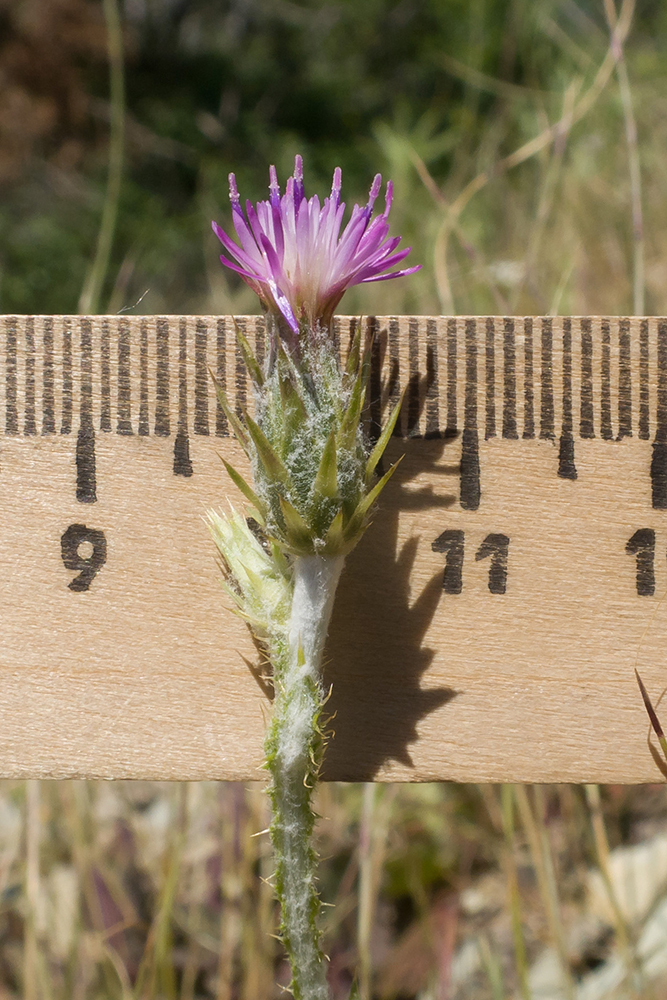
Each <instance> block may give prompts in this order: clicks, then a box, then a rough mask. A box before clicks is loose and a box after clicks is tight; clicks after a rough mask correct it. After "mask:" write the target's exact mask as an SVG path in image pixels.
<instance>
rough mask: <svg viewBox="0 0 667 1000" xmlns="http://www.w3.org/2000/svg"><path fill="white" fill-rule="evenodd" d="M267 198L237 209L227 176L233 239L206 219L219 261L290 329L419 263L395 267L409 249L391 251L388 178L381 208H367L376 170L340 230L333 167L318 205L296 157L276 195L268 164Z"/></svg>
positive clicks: (310, 324) (322, 320) (319, 318)
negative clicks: (350, 293) (357, 289)
mask: <svg viewBox="0 0 667 1000" xmlns="http://www.w3.org/2000/svg"><path fill="white" fill-rule="evenodd" d="M269 178H270V182H269V200H268V201H260V202H258V203H257V207H254V206H253V205H252V203H251V202H250V201H246V210H245V214H244V212H243V209H242V208H241V200H240V198H239V193H238V189H237V187H236V178H235V177H234V174H230V175H229V197H230V200H231V203H232V219H233V222H234V229H235V230H236V235H237V237H238V239H239V243H240V246H239V244H238V243H236V242H235V241H234V240H232V239H230V237H229V236H228V235H227V233H225V232H224V230H223V229H221V228H220V226H219V225H218V224H217V223H216V222H214V223H213V231H214V233H215V234H216V236H217V237H218V239H219V240H220V242H221V243H222V245H223V247H224V248H225V250H226V252H227V253H226V254H221V256H220V260H221V261H222V263H223V264H224V265H225V266H226V267H229V268H231V269H232V270H233V271H236V272H237V273H238V274H240V275H241V277H242V278H243V280H244V281H245V282H246V283H247V284H248V285H249V286H250V287H251V288H252V289H253V290H254V291H255V292H256V293H257V295H258V296H259V297H260V299H261V300H262V302H263V303H264V304H265V305H266V307H267V308H268V309H269V310H271V311H272V312H274V313H277V314H278V315H280V316H282V318H283V319H284V320H285V321H286V323H287V325H288V326H289V328H290V329H291V330H292V332H293V333H294V334H296V335H298V333H299V329H300V327H302V326H305V327H307V328H309V329H311V330H312V329H316V328H317V327H318V326H321V325H323V326H328V324H329V323H330V322H331V319H332V316H333V312H334V309H335V308H336V306H337V305H338V303H339V302H340V300H341V298H342V297H343V294H344V292H345V291H346V289H348V288H351V287H352V285H360V284H363V283H365V282H369V281H385V280H387V279H388V278H399V277H400V276H401V275H404V274H412V273H413V271H418V270H419V267H420V265H417V266H416V267H408V268H404V269H402V270H395V267H396V265H397V264H400V262H401V261H402V260H404V258H405V257H407V255H408V254H409V252H410V247H407V248H406V249H403V250H398V249H397V248H398V244H399V243H400V241H401V238H400V236H394V237H391V238H390V237H389V222H388V216H389V210H390V208H391V199H392V183H391V181H389V183H388V184H387V191H386V194H385V207H384V212H383V213H382V214H381V215H376V216H375V218H372V215H373V205H374V203H375V200H376V198H377V196H378V194H379V193H380V185H381V183H382V178H381V176H380V174H376V176H375V180H374V181H373V184H372V186H371V190H370V194H369V196H368V203H367V205H366V206H365V207H364V208H361V207H360V206H359V205H355V206H354V208H353V209H352V216H351V218H350V220H349V222H348V223H347V225H346V226H345V228H344V229H343V231H342V233H341V225H342V222H343V213H344V212H345V203H344V202H341V200H340V188H341V170H340V167H336V169H335V170H334V175H333V184H332V186H331V194H330V195H329V197H328V198H325V199H324V204H323V205H322V206H320V200H319V198H318V197H317V195H313V197H312V198H306V196H305V194H304V189H303V162H302V159H301V157H300V156H297V157H296V160H295V162H294V175H293V176H292V177H290V178H289V180H288V181H287V186H286V190H285V194H284V195H282V196H281V194H280V188H279V186H278V177H277V175H276V168H275V167H271V168H270V170H269Z"/></svg>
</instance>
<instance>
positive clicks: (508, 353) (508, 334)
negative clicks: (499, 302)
mask: <svg viewBox="0 0 667 1000" xmlns="http://www.w3.org/2000/svg"><path fill="white" fill-rule="evenodd" d="M518 436H519V435H518V433H517V429H516V347H515V342H514V320H513V319H511V318H510V317H509V316H506V317H505V319H504V320H503V437H504V438H509V439H511V440H516V438H518Z"/></svg>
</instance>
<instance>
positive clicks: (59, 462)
mask: <svg viewBox="0 0 667 1000" xmlns="http://www.w3.org/2000/svg"><path fill="white" fill-rule="evenodd" d="M239 321H240V323H241V324H242V325H243V327H244V329H245V330H246V333H247V335H248V336H249V337H250V339H251V340H252V341H253V342H254V343H257V344H258V345H259V348H260V351H261V349H262V345H263V344H264V341H265V339H266V330H265V327H264V322H263V320H261V319H259V318H253V317H243V318H239ZM352 322H353V321H352V320H350V319H349V318H342V319H340V320H339V324H338V329H337V335H338V336H339V337H340V341H341V346H342V349H344V346H345V343H346V341H347V338H348V335H349V330H350V325H351V323H352ZM363 322H365V323H368V325H369V326H371V327H372V328H374V329H375V331H376V348H375V357H374V373H373V378H372V393H371V400H370V404H369V407H368V413H367V420H368V427H369V433H372V432H373V429H374V427H376V426H377V422H378V419H379V416H380V412H381V409H382V407H384V406H386V405H387V404H388V403H389V402H390V401H391V400H392V399H394V398H397V396H398V393H399V392H400V391H401V387H402V386H404V385H406V384H407V385H408V390H407V394H406V402H405V404H404V408H403V414H402V419H401V426H400V429H401V436H397V437H396V438H395V440H394V441H392V444H391V446H390V459H391V460H393V459H395V458H397V457H398V456H399V455H401V454H404V455H405V458H404V460H403V462H402V464H401V466H400V469H399V471H398V473H397V475H396V476H395V477H394V479H393V480H392V482H391V484H390V486H389V487H388V488H387V490H386V492H385V494H383V500H382V504H381V506H380V508H379V510H378V512H377V515H376V517H375V520H374V523H373V525H372V526H371V528H370V529H369V531H368V532H367V534H366V536H365V538H364V539H363V541H362V543H361V544H360V545H359V547H358V548H357V550H356V551H355V552H354V553H353V554H352V555H351V556H350V558H349V559H348V563H347V565H346V568H345V571H344V575H343V578H342V580H341V584H340V589H339V594H338V598H337V602H336V608H335V612H334V619H333V623H332V627H331V633H330V640H329V643H328V647H327V667H326V675H327V676H326V680H327V683H331V684H332V685H333V694H332V697H331V700H330V702H329V707H330V709H331V712H332V713H335V720H334V722H333V729H334V730H335V737H334V738H333V740H332V741H331V743H330V745H329V748H328V751H327V763H326V777H327V778H331V779H342V780H354V781H359V780H364V781H365V780H379V781H430V780H438V781H439V780H457V781H494V782H495V781H536V782H542V781H548V782H551V781H558V782H560V781H563V782H565V781H567V782H582V781H594V782H597V781H599V782H642V781H661V780H663V776H662V774H661V772H660V770H659V769H658V767H657V765H656V763H655V761H654V758H653V756H652V754H651V752H650V750H649V747H648V745H647V733H648V723H647V718H646V714H645V712H644V709H643V706H642V703H641V698H640V695H639V692H638V689H637V686H636V682H635V679H634V674H633V671H634V668H635V667H637V668H638V669H639V670H640V672H641V674H642V677H643V679H644V681H645V683H646V686H647V688H648V690H649V692H650V694H651V696H652V697H653V699H654V702H657V700H658V698H659V696H660V694H661V692H662V690H663V688H664V687H665V685H667V600H665V597H667V460H666V459H665V455H664V450H665V449H666V448H667V321H664V320H659V319H650V320H638V319H618V318H611V319H604V318H599V317H592V318H583V319H582V318H540V317H533V318H527V319H524V318H513V319H505V318H502V317H500V318H498V317H496V318H486V317H482V318H470V317H468V318H466V317H459V318H455V319H453V318H447V317H435V318H426V317H418V318H415V317H412V318H411V317H393V318H391V317H378V318H374V319H370V320H364V321H363ZM0 362H1V364H2V372H0V432H1V436H0V602H1V603H0V621H1V626H0V776H3V777H71V776H78V777H104V778H121V777H123V778H166V779H204V778H205V779H235V780H255V779H261V777H262V772H261V770H260V764H261V757H262V739H263V732H264V725H265V719H266V717H267V714H268V712H269V710H270V704H269V701H268V698H267V694H266V692H265V690H264V689H263V686H262V684H261V678H259V679H258V678H257V669H252V668H253V667H254V668H256V667H257V654H256V651H255V649H254V646H253V644H252V642H251V640H250V637H249V635H248V633H247V631H246V629H245V627H244V626H243V625H242V624H241V623H240V622H239V621H238V619H237V618H235V616H234V615H233V614H232V613H231V611H230V609H229V607H228V603H227V601H226V599H225V597H224V595H223V593H222V590H221V588H220V577H219V570H218V568H217V566H216V562H215V558H214V548H213V544H212V542H211V540H210V538H209V536H208V533H207V529H206V526H205V523H204V515H205V513H206V511H207V510H208V509H210V508H215V507H219V508H224V507H225V505H226V504H227V503H228V501H231V502H232V503H236V502H238V501H239V499H240V498H239V496H238V495H237V494H236V492H235V490H234V488H233V487H232V485H231V484H230V482H229V481H228V479H227V478H226V476H225V474H224V470H223V468H222V465H221V463H220V459H219V455H220V454H224V456H225V457H226V458H227V459H228V460H230V461H231V462H232V463H233V464H235V465H237V466H238V467H239V469H241V470H243V460H242V456H241V454H240V453H239V448H238V446H237V445H236V444H235V442H234V441H233V440H232V439H231V438H230V437H229V436H228V435H227V428H226V425H225V422H224V415H222V414H221V412H220V411H219V409H218V408H217V404H216V401H215V397H214V393H213V392H212V389H211V383H210V378H209V375H208V368H209V367H210V368H211V369H212V370H213V371H215V372H216V373H217V374H218V376H219V377H221V378H223V379H224V381H225V383H226V385H227V388H228V391H229V392H230V394H231V396H232V397H233V399H234V402H235V403H236V402H241V401H243V400H244V399H245V400H248V401H249V398H250V394H249V389H248V386H247V383H246V380H245V377H244V375H243V370H242V365H241V363H240V361H239V357H238V355H237V352H236V350H235V344H234V325H233V322H232V320H231V318H230V317H131V318H127V317H125V318H123V317H121V318H119V317H24V316H21V317H2V318H0ZM658 711H659V714H660V709H658ZM663 721H664V722H667V703H666V705H665V709H664V719H663Z"/></svg>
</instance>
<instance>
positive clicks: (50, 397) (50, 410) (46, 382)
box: [42, 316, 56, 434]
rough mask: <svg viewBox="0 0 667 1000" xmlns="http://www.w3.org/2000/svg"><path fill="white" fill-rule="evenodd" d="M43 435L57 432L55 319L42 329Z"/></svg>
mask: <svg viewBox="0 0 667 1000" xmlns="http://www.w3.org/2000/svg"><path fill="white" fill-rule="evenodd" d="M42 363H43V367H42V434H55V432H56V399H55V372H54V367H53V317H52V316H46V317H45V318H44V325H43V328H42Z"/></svg>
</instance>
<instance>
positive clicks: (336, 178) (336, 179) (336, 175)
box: [331, 167, 343, 207]
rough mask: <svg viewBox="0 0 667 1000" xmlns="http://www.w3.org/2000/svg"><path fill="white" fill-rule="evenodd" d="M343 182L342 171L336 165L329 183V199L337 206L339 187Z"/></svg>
mask: <svg viewBox="0 0 667 1000" xmlns="http://www.w3.org/2000/svg"><path fill="white" fill-rule="evenodd" d="M342 182H343V171H342V170H341V169H340V167H336V169H335V170H334V172H333V181H332V183H331V200H332V201H333V202H334V203H335V205H336V207H338V205H339V203H340V189H341V185H342Z"/></svg>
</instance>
